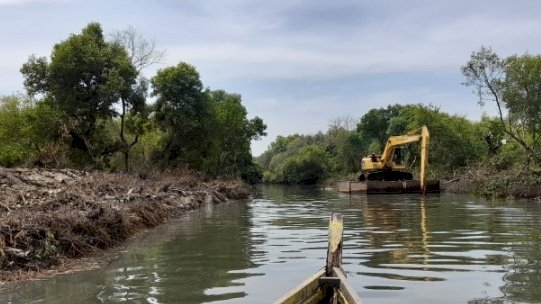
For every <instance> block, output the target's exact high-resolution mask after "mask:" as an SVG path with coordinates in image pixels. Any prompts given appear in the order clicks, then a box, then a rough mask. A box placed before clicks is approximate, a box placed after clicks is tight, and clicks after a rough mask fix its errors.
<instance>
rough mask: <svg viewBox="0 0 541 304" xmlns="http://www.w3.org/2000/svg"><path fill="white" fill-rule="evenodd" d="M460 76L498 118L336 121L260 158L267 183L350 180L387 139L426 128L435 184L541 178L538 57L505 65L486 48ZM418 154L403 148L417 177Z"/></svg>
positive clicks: (406, 111) (410, 114)
mask: <svg viewBox="0 0 541 304" xmlns="http://www.w3.org/2000/svg"><path fill="white" fill-rule="evenodd" d="M461 72H462V74H463V75H464V79H465V81H464V83H463V84H464V85H466V86H472V87H473V88H474V93H475V94H476V95H477V96H478V98H479V99H478V102H479V104H481V105H483V104H485V103H492V104H493V105H495V106H496V108H497V109H498V113H497V115H496V116H494V117H489V116H483V117H481V118H480V120H478V121H472V120H469V119H467V118H465V117H464V116H460V115H450V114H448V113H445V112H443V111H441V110H440V109H439V108H438V107H435V106H433V105H429V106H426V105H421V104H408V105H400V104H395V105H389V106H387V107H383V108H376V109H371V110H369V111H368V112H367V113H365V114H364V115H362V116H361V117H359V118H358V119H356V118H353V117H343V118H338V119H335V120H334V121H332V122H331V123H330V124H329V128H328V130H327V131H325V132H319V133H317V134H314V135H301V134H295V135H290V136H279V137H278V138H277V139H276V140H275V141H274V142H272V143H271V145H270V146H269V148H268V149H267V150H266V151H265V152H264V153H263V154H262V155H261V156H260V157H258V158H257V162H258V163H259V164H260V165H261V167H262V168H263V171H264V175H263V179H264V181H265V182H269V183H285V184H313V183H318V182H322V181H325V180H328V179H336V178H345V177H348V178H350V179H353V178H354V176H355V172H358V171H359V169H360V168H359V162H360V159H361V157H362V156H365V155H368V154H370V153H376V154H380V153H381V152H382V151H383V148H384V146H385V143H386V141H387V138H388V137H389V136H391V135H402V134H405V133H406V132H407V131H410V130H414V129H417V128H420V127H421V126H423V125H426V126H427V127H428V129H429V130H430V134H431V140H430V147H429V153H430V155H429V159H430V170H429V177H430V178H436V179H452V178H455V177H456V176H457V174H460V173H463V172H465V171H468V170H470V169H472V168H475V169H476V170H484V171H486V172H489V171H492V172H502V171H506V170H515V171H516V172H518V173H516V174H517V175H518V174H522V175H524V174H532V175H535V176H537V175H538V172H541V171H540V170H539V165H540V162H541V152H540V148H541V139H540V137H541V56H540V55H530V54H524V55H521V56H518V55H513V56H509V57H507V58H500V57H499V56H498V55H497V54H496V53H495V52H494V51H492V49H490V48H486V47H482V48H481V49H480V50H478V51H475V52H473V53H472V54H471V57H470V59H469V60H468V61H467V62H466V64H464V66H462V67H461ZM418 151H419V148H418V146H416V145H415V144H410V145H409V146H407V147H406V152H407V154H406V157H407V160H408V161H409V163H410V166H411V171H412V172H417V165H418V164H417V163H418V161H417V159H418ZM470 171H471V170H470ZM533 180H534V181H535V182H537V181H538V178H534V179H533Z"/></svg>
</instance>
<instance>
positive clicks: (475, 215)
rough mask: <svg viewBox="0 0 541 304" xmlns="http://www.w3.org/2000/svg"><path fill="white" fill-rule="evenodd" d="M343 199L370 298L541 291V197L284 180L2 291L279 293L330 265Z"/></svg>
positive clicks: (450, 299) (350, 241) (112, 297)
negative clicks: (491, 198) (390, 190)
mask: <svg viewBox="0 0 541 304" xmlns="http://www.w3.org/2000/svg"><path fill="white" fill-rule="evenodd" d="M333 211H339V212H341V213H342V214H343V215H344V226H345V231H344V240H345V243H344V255H343V257H344V264H345V265H344V268H345V269H346V270H347V271H348V276H349V279H350V282H351V284H352V286H353V287H354V288H355V289H356V290H357V292H358V293H359V294H360V296H361V298H363V300H364V301H365V302H366V303H466V302H470V303H500V302H521V303H523V302H524V303H539V302H541V289H540V288H539V286H540V285H541V273H540V272H541V250H540V249H541V248H540V247H541V229H540V221H541V206H539V205H536V204H532V203H530V202H525V203H517V202H514V203H506V202H487V201H482V200H479V199H472V198H468V197H465V196H452V195H429V196H427V197H426V198H422V197H420V196H418V195H404V196H397V195H377V196H366V195H353V196H350V195H345V194H338V193H335V192H331V191H324V190H320V189H313V188H305V187H276V186H274V187H272V186H271V187H262V188H260V189H259V190H258V191H257V192H256V194H255V199H254V200H253V201H252V202H249V203H233V204H228V205H220V206H210V207H209V208H208V209H206V210H201V211H199V212H194V213H192V214H190V215H189V216H187V217H186V218H183V219H181V220H179V221H177V222H175V223H172V224H170V225H165V226H162V227H160V228H158V229H157V230H154V231H152V232H151V233H149V234H148V235H147V236H146V237H144V238H142V239H139V240H134V241H133V243H132V244H131V245H130V246H128V247H127V248H128V249H127V250H126V252H125V253H122V254H120V255H119V256H120V258H119V259H118V260H117V261H115V262H113V263H111V265H109V266H108V267H104V268H102V269H99V270H96V271H90V272H85V273H79V274H74V275H69V276H62V277H58V278H54V279H52V280H48V281H44V282H29V283H24V284H19V285H15V286H10V287H8V288H4V289H3V290H1V296H0V302H2V303H4V302H5V303H73V302H79V303H96V302H98V303H100V302H101V303H117V302H128V303H209V302H213V303H229V304H231V303H270V302H272V300H274V299H276V298H278V297H279V296H281V295H282V294H283V293H285V292H287V291H288V290H290V289H291V288H292V287H294V286H295V285H297V284H298V283H300V282H301V281H303V280H304V279H305V278H307V277H308V276H309V275H311V274H313V273H314V272H315V271H316V270H318V269H319V268H321V267H322V266H323V265H324V263H325V253H326V245H327V224H328V218H329V215H330V214H331V212H333ZM74 299H77V300H76V301H74Z"/></svg>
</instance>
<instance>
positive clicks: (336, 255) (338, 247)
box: [325, 213, 344, 276]
mask: <svg viewBox="0 0 541 304" xmlns="http://www.w3.org/2000/svg"><path fill="white" fill-rule="evenodd" d="M343 231H344V223H343V221H342V215H341V214H339V213H333V214H332V215H331V219H330V220H329V245H328V247H327V263H326V265H325V273H326V275H327V276H330V275H331V274H332V269H333V267H340V265H342V234H343Z"/></svg>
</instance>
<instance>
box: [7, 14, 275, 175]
mask: <svg viewBox="0 0 541 304" xmlns="http://www.w3.org/2000/svg"><path fill="white" fill-rule="evenodd" d="M164 55H165V52H164V51H161V50H158V49H156V47H155V44H154V42H151V41H148V40H146V39H144V38H143V37H142V36H141V35H140V34H138V33H137V32H136V31H135V30H134V29H132V28H129V29H128V30H126V31H119V32H116V33H115V34H114V35H112V37H109V38H106V37H105V35H104V34H103V30H102V27H101V25H100V24H99V23H90V24H88V25H87V26H86V27H85V28H83V29H82V31H81V33H79V34H72V35H70V36H69V37H68V38H67V39H66V40H64V41H61V42H59V43H57V44H56V45H54V47H53V49H52V52H51V55H50V58H46V57H36V56H33V55H32V56H30V57H29V59H28V61H27V62H26V63H25V64H24V65H23V66H22V68H21V73H22V75H23V78H24V87H25V89H26V92H27V94H24V95H23V94H18V95H12V96H2V97H0V142H2V145H1V146H0V165H1V166H20V165H34V166H47V167H72V168H84V169H102V170H113V171H120V170H125V171H130V170H152V169H168V168H189V169H193V170H197V171H200V172H203V173H205V174H207V175H208V176H211V177H216V176H227V177H235V178H236V177H242V178H244V179H246V180H252V181H255V180H257V179H258V178H259V177H260V175H261V172H260V169H259V167H258V166H257V165H256V164H255V163H254V162H253V159H252V156H251V149H250V141H251V140H254V139H259V138H260V137H261V136H265V135H266V133H265V130H266V125H265V124H264V122H263V120H262V119H261V118H259V117H255V118H252V119H249V118H248V117H247V111H246V108H245V107H244V106H243V105H242V98H241V96H240V95H239V94H234V93H228V92H226V91H223V90H211V89H209V88H206V87H205V86H204V85H203V83H202V82H201V79H200V75H199V73H198V72H197V69H196V68H195V67H194V66H192V65H190V64H188V63H185V62H180V63H178V64H177V65H176V66H169V67H165V68H162V69H160V70H158V71H157V73H156V75H154V76H153V77H152V78H150V79H146V78H145V77H143V76H142V73H141V71H142V70H143V69H144V68H145V67H147V66H149V65H151V64H154V63H157V62H159V61H160V60H162V59H163V56H164Z"/></svg>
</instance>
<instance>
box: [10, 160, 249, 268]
mask: <svg viewBox="0 0 541 304" xmlns="http://www.w3.org/2000/svg"><path fill="white" fill-rule="evenodd" d="M249 194H250V193H249V189H248V188H247V186H246V185H245V184H243V183H241V182H236V181H212V182H208V183H205V182H203V181H202V179H201V178H200V177H198V176H197V174H194V173H191V172H169V173H153V174H144V175H142V174H139V175H127V174H107V173H87V172H82V171H75V170H38V169H16V170H8V169H0V197H2V201H0V270H2V271H13V270H40V269H44V268H49V267H51V266H52V265H56V264H58V263H59V262H60V261H61V259H62V258H79V257H84V256H89V255H93V254H95V253H99V252H101V251H102V250H103V249H106V248H110V247H113V246H115V245H118V244H119V243H121V242H123V241H124V240H126V239H127V238H128V237H130V236H132V235H134V234H135V233H137V232H139V231H141V230H142V229H145V228H150V227H154V226H156V225H159V224H161V223H163V222H165V221H166V220H167V219H168V218H170V217H174V216H178V215H181V214H183V213H184V212H186V211H188V210H193V209H196V208H199V207H200V206H201V205H203V204H206V203H211V204H217V203H221V202H224V201H226V200H229V199H233V200H239V199H246V198H248V197H249Z"/></svg>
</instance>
